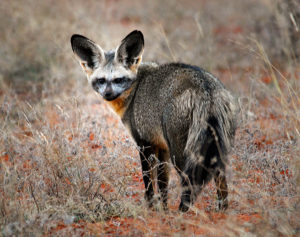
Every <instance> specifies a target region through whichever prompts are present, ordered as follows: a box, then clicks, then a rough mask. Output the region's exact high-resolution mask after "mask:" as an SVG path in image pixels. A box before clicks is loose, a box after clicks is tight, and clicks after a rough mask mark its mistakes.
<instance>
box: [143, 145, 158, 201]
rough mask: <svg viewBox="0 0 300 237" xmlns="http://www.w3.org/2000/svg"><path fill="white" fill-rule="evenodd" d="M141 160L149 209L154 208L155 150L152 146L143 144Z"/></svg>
mask: <svg viewBox="0 0 300 237" xmlns="http://www.w3.org/2000/svg"><path fill="white" fill-rule="evenodd" d="M139 153H140V159H141V165H142V172H143V180H144V184H145V199H146V201H147V202H148V205H149V207H152V206H153V201H154V200H153V196H154V189H153V183H152V181H153V180H152V178H153V177H152V173H153V165H152V164H153V160H154V159H155V150H154V149H153V148H152V147H151V146H150V145H148V146H147V145H145V144H143V145H142V146H140V152H139Z"/></svg>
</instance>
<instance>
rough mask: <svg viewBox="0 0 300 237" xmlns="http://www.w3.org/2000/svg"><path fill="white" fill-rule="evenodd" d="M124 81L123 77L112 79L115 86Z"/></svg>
mask: <svg viewBox="0 0 300 237" xmlns="http://www.w3.org/2000/svg"><path fill="white" fill-rule="evenodd" d="M123 81H124V77H118V78H116V79H114V83H116V84H121V83H122V82H123Z"/></svg>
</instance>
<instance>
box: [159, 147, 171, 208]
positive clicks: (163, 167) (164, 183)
mask: <svg viewBox="0 0 300 237" xmlns="http://www.w3.org/2000/svg"><path fill="white" fill-rule="evenodd" d="M158 159H159V164H158V169H157V182H158V188H159V192H160V196H161V200H162V205H163V209H164V210H167V209H168V183H169V167H168V163H167V161H168V160H169V153H168V152H167V151H165V150H162V149H159V150H158Z"/></svg>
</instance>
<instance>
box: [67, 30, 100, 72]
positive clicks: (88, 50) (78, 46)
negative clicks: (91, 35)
mask: <svg viewBox="0 0 300 237" xmlns="http://www.w3.org/2000/svg"><path fill="white" fill-rule="evenodd" d="M71 45H72V49H73V52H74V54H75V55H76V56H77V57H78V59H79V62H80V64H81V66H82V68H83V69H84V70H85V72H86V73H91V72H93V71H94V70H95V69H96V68H97V67H99V65H100V64H101V62H102V61H103V60H104V57H105V56H104V52H103V50H102V49H101V48H100V47H99V46H98V45H97V44H96V43H94V42H93V41H92V40H90V39H88V38H86V37H84V36H82V35H73V36H72V37H71Z"/></svg>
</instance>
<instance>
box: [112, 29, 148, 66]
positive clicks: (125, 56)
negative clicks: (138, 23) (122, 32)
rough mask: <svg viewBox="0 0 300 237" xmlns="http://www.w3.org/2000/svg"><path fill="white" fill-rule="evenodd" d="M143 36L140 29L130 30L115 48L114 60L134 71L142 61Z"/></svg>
mask: <svg viewBox="0 0 300 237" xmlns="http://www.w3.org/2000/svg"><path fill="white" fill-rule="evenodd" d="M143 50H144V36H143V34H142V32H140V31H137V30H135V31H132V32H131V33H130V34H128V35H127V36H126V37H125V38H124V39H123V40H122V42H121V44H120V46H119V47H118V48H117V50H116V54H115V60H116V61H117V62H119V63H122V64H123V65H124V66H126V67H128V68H130V69H131V70H133V71H136V69H137V67H138V65H139V64H140V62H141V61H142V54H143Z"/></svg>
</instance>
